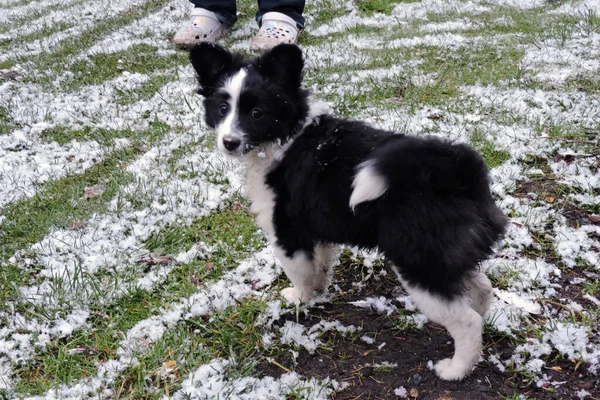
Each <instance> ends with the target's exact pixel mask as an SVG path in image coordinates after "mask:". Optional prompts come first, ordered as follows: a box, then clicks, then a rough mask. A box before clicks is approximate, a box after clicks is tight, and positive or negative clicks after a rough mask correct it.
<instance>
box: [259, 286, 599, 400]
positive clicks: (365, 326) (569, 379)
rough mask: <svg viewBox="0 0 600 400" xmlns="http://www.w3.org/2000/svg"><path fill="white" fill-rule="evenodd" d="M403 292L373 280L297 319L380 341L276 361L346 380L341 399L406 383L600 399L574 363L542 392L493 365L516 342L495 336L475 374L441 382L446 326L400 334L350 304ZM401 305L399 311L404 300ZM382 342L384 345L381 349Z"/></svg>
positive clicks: (447, 346)
mask: <svg viewBox="0 0 600 400" xmlns="http://www.w3.org/2000/svg"><path fill="white" fill-rule="evenodd" d="M337 283H338V284H340V286H342V291H343V289H344V286H346V287H347V288H349V282H343V281H338V282H337ZM397 290H398V287H397V284H396V282H395V281H394V280H393V279H383V280H381V281H379V282H371V284H370V285H369V287H367V288H365V289H363V291H362V293H361V294H360V295H349V296H348V297H345V296H344V295H342V296H339V297H338V298H336V299H335V300H334V301H333V302H332V303H330V304H324V305H322V307H319V308H313V309H311V310H310V313H309V315H308V316H307V317H301V319H300V320H299V321H298V322H300V323H302V324H304V325H305V326H306V327H310V326H313V325H314V324H316V323H318V322H319V321H320V320H321V319H325V320H337V321H339V322H341V323H342V324H343V325H344V326H348V325H354V326H357V327H358V326H360V327H362V331H361V332H360V335H363V334H367V335H368V336H370V337H376V342H375V343H374V344H367V343H365V342H364V341H362V340H356V339H354V340H353V339H351V338H349V337H348V338H344V337H343V336H342V335H340V334H337V335H336V336H335V337H334V338H331V339H332V340H330V341H327V346H325V347H326V348H319V349H317V351H316V352H315V354H312V355H311V354H309V353H308V352H307V351H300V354H299V356H298V359H297V365H296V366H294V365H293V362H292V361H291V360H290V359H288V358H284V357H282V358H278V359H277V361H278V362H279V363H280V364H282V365H283V366H285V367H286V368H289V369H291V370H295V371H296V372H298V373H300V374H301V375H302V376H304V377H317V378H323V377H326V376H328V377H330V378H331V379H334V380H336V381H338V382H347V383H348V384H349V386H348V387H347V388H346V389H345V390H343V391H341V392H339V393H336V394H335V396H334V398H335V399H336V400H337V399H339V400H342V399H344V400H345V399H396V398H398V397H397V396H396V395H395V394H394V390H395V389H397V388H399V387H401V386H402V387H404V388H405V389H406V391H407V393H408V398H409V399H439V400H451V399H456V400H472V399H502V398H508V399H511V398H518V395H519V394H521V395H524V396H527V398H532V399H577V398H578V397H577V395H576V392H577V391H579V390H581V389H584V390H586V391H588V392H589V393H591V395H592V398H600V379H599V377H598V376H595V375H592V374H590V373H588V372H587V371H586V370H585V366H584V365H576V364H574V363H572V362H570V361H564V360H561V359H560V358H558V357H557V358H556V359H553V361H552V363H551V365H552V366H553V368H554V369H548V370H547V371H544V373H546V374H547V375H548V376H549V377H550V379H549V380H550V381H551V382H553V383H554V384H553V385H549V386H548V387H537V385H536V380H531V379H528V378H527V377H526V376H525V375H523V374H518V373H515V372H513V371H509V370H507V371H506V372H501V371H500V370H499V369H498V367H497V366H496V365H494V364H493V363H491V362H488V361H487V359H488V356H489V355H491V354H493V355H496V356H497V357H498V358H499V359H501V360H506V359H509V358H510V357H511V355H512V354H513V351H514V348H515V347H516V344H515V343H512V342H511V340H510V339H509V338H506V337H503V336H500V335H490V334H489V333H486V334H485V335H484V346H485V349H484V358H485V360H486V361H482V362H480V363H479V364H478V365H477V367H476V368H475V370H474V371H473V373H472V374H471V375H470V376H469V377H468V378H466V379H465V380H463V381H461V382H447V381H442V380H440V379H439V378H438V377H437V376H436V375H435V373H434V371H432V370H431V369H429V368H428V366H427V364H428V361H429V360H432V361H433V362H436V361H437V360H440V359H443V358H446V357H450V356H452V353H453V350H454V346H453V343H452V339H451V338H450V336H449V335H448V334H447V332H446V331H445V330H444V329H443V328H441V327H440V326H438V325H435V324H432V323H428V324H426V325H425V327H424V328H423V329H421V330H419V329H408V330H404V331H400V330H397V329H394V323H393V320H392V318H393V316H391V317H388V316H385V315H378V314H374V313H370V312H369V311H368V310H366V309H363V308H358V307H355V306H353V305H351V304H349V302H352V301H355V300H360V299H364V298H365V297H367V296H374V297H377V296H385V297H388V298H393V297H394V296H393V295H392V292H393V291H397ZM396 305H397V306H398V307H399V308H401V304H400V303H398V304H396ZM287 319H290V320H295V316H288V318H287ZM285 320H286V318H283V319H282V320H281V321H279V323H280V324H282V325H283V323H285ZM330 334H331V335H333V334H335V333H330V332H327V333H326V334H325V337H322V338H321V340H322V341H323V342H325V341H326V339H327V336H326V335H330ZM383 342H385V343H386V345H385V346H384V347H383V348H382V349H378V346H379V345H380V344H381V343H383ZM552 356H555V355H552ZM552 356H551V357H552ZM551 359H552V358H551ZM386 361H387V362H389V363H396V364H398V366H397V367H394V368H388V369H381V368H373V367H371V366H369V365H374V364H381V363H383V362H386ZM549 364H550V363H549ZM260 369H262V370H263V373H264V374H265V375H271V376H278V375H281V373H283V370H282V369H281V368H278V367H276V366H274V365H273V364H267V363H265V364H262V365H261V366H260ZM588 398H589V397H588Z"/></svg>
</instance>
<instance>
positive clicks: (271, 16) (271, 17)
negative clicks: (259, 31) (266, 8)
mask: <svg viewBox="0 0 600 400" xmlns="http://www.w3.org/2000/svg"><path fill="white" fill-rule="evenodd" d="M269 22H271V23H273V22H281V23H284V24H286V25H290V26H291V27H292V28H294V29H295V30H296V32H297V31H298V24H297V23H296V21H294V19H293V18H292V17H289V16H287V15H285V14H282V13H279V12H275V11H271V12H268V13H265V15H263V17H262V22H261V26H262V25H264V24H266V23H269Z"/></svg>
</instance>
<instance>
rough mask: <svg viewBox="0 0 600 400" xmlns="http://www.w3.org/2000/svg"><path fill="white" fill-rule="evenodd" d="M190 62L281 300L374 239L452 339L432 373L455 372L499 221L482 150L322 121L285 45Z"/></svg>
mask: <svg viewBox="0 0 600 400" xmlns="http://www.w3.org/2000/svg"><path fill="white" fill-rule="evenodd" d="M190 59H191V62H192V65H193V66H194V68H195V70H196V73H197V78H198V81H199V83H200V86H201V87H200V89H199V90H198V93H200V94H201V95H202V96H204V98H205V99H204V106H205V108H206V110H205V112H206V123H207V124H208V125H209V126H210V127H211V128H213V129H214V130H215V131H216V133H217V144H218V148H219V150H220V151H221V152H223V153H225V154H227V155H230V156H235V157H238V158H239V159H240V160H241V161H242V162H243V163H244V167H245V174H246V177H245V178H246V181H245V185H246V191H247V196H248V197H249V199H250V200H251V201H252V211H253V212H254V213H256V219H257V222H258V224H259V225H260V226H261V227H262V228H263V229H264V230H265V231H266V233H267V235H268V236H269V239H270V241H271V242H272V243H273V246H274V248H275V252H276V256H277V257H278V258H279V260H280V261H281V263H282V266H283V270H284V271H285V273H286V275H287V277H288V278H289V280H290V282H291V283H292V285H293V287H290V288H287V289H284V290H283V291H282V295H283V296H284V297H285V298H286V299H288V300H289V301H299V300H301V301H306V300H309V299H310V298H311V297H313V295H315V293H316V292H318V291H322V290H324V289H326V288H327V287H328V285H329V282H330V277H331V267H332V265H333V264H334V263H335V261H336V259H337V245H340V244H345V245H350V246H359V247H362V248H370V249H371V248H376V247H377V248H379V250H380V251H381V252H382V253H383V254H385V257H386V258H387V259H388V261H389V263H390V264H391V265H392V268H393V270H394V272H395V273H396V275H397V276H398V279H399V280H400V282H401V283H402V285H403V286H404V287H405V288H406V290H407V292H408V293H409V294H410V295H411V297H412V299H413V301H414V302H415V304H416V305H417V306H418V308H419V309H420V310H421V311H422V312H423V313H424V314H425V315H426V316H427V318H429V319H430V320H431V321H433V322H436V323H438V324H441V325H443V326H444V327H446V329H447V330H448V331H449V333H450V335H451V336H452V338H453V339H454V343H455V349H456V351H455V354H454V356H453V357H452V358H451V359H450V358H448V359H445V360H441V361H439V362H438V363H437V364H436V366H435V370H436V372H437V374H438V376H439V377H440V378H442V379H446V380H458V379H462V378H463V377H465V376H466V375H468V374H469V373H470V372H471V370H472V368H473V366H474V365H475V364H476V362H477V361H478V359H479V357H480V353H481V348H482V337H481V336H482V328H483V322H484V320H483V315H484V313H485V311H486V309H487V307H488V304H489V301H490V296H491V292H492V286H491V284H490V281H489V279H488V278H487V277H486V275H485V274H484V273H482V272H480V271H479V268H478V266H479V263H480V262H481V261H482V260H484V259H485V258H486V256H488V255H489V254H490V251H491V250H490V247H491V246H492V244H493V243H494V242H495V241H496V240H497V239H498V238H499V236H500V235H501V234H502V233H503V231H504V227H505V224H506V218H505V217H504V215H503V214H502V212H501V211H500V210H499V209H498V208H497V206H496V205H495V204H494V200H493V199H492V196H491V194H490V189H489V182H488V170H487V167H486V165H485V163H484V161H483V159H482V158H481V157H480V156H479V155H478V154H477V153H476V152H475V151H474V150H472V149H471V148H470V147H468V146H466V145H464V144H455V143H450V142H448V141H444V140H440V139H437V138H433V137H430V138H420V137H411V136H406V135H402V134H397V133H394V132H388V131H384V130H380V129H376V128H373V127H371V126H369V125H367V124H365V123H362V122H358V121H350V120H346V119H341V118H336V117H334V116H332V115H331V113H330V111H329V109H328V108H327V106H326V105H324V104H323V103H311V101H310V97H309V92H308V91H307V90H306V89H303V88H302V87H301V81H302V70H303V65H304V60H303V58H302V51H301V50H300V49H299V48H298V47H297V46H295V45H279V46H277V47H275V48H273V49H272V50H270V51H268V52H266V53H265V54H263V55H262V56H260V57H256V58H253V59H250V60H247V59H244V58H243V57H242V56H241V55H238V54H232V53H230V52H228V51H227V50H225V49H223V48H221V47H219V46H217V45H214V44H208V43H203V44H200V45H198V46H196V47H194V48H193V49H192V50H191V54H190Z"/></svg>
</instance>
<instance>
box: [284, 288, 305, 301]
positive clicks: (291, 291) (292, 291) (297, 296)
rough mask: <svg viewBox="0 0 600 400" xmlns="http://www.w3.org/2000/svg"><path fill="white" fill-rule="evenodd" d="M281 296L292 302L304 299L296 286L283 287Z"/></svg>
mask: <svg viewBox="0 0 600 400" xmlns="http://www.w3.org/2000/svg"><path fill="white" fill-rule="evenodd" d="M281 296H283V298H284V299H286V300H287V301H288V302H290V303H300V302H301V301H302V294H301V293H298V291H297V290H296V288H293V287H289V288H285V289H282V290H281Z"/></svg>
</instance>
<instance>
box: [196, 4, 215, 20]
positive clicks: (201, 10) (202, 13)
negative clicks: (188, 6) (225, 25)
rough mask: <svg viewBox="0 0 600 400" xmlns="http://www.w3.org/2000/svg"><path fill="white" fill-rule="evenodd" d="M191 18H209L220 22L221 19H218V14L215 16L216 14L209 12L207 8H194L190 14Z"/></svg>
mask: <svg viewBox="0 0 600 400" xmlns="http://www.w3.org/2000/svg"><path fill="white" fill-rule="evenodd" d="M190 16H192V17H208V18H211V19H214V20H215V21H218V20H219V18H218V17H217V14H215V13H214V12H212V11H209V10H207V9H205V8H200V7H194V8H192V12H191V13H190Z"/></svg>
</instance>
